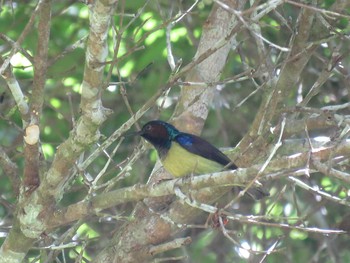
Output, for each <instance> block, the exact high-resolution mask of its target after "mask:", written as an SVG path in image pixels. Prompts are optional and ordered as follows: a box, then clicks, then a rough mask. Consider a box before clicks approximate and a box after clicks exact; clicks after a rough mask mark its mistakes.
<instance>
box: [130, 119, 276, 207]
mask: <svg viewBox="0 0 350 263" xmlns="http://www.w3.org/2000/svg"><path fill="white" fill-rule="evenodd" d="M136 134H138V135H140V136H142V137H143V138H144V139H146V140H147V141H148V142H150V143H151V144H152V145H153V146H154V148H155V149H156V150H157V152H158V155H159V157H160V160H161V162H162V164H163V166H164V168H165V169H166V170H167V171H168V172H169V173H170V174H171V175H172V176H174V177H183V176H186V175H191V174H193V175H199V174H209V173H215V172H220V171H222V170H235V169H237V168H238V167H237V166H236V165H235V164H234V163H233V162H232V161H231V160H230V159H229V158H228V157H227V156H226V155H225V154H224V153H223V152H221V151H220V150H219V149H218V148H216V147H215V146H213V145H212V144H210V143H209V142H207V141H206V140H204V139H202V138H201V137H199V136H197V135H194V134H190V133H185V132H181V131H179V130H178V129H176V128H175V127H174V126H173V125H171V124H169V123H167V122H164V121H160V120H153V121H150V122H148V123H146V124H145V125H144V126H143V127H142V129H141V131H139V132H137V133H136ZM247 194H248V195H250V196H251V197H253V198H254V199H256V200H259V199H261V198H263V197H266V196H269V193H268V192H267V191H266V190H264V189H263V188H262V187H260V186H259V187H257V186H254V187H251V188H249V189H248V191H247Z"/></svg>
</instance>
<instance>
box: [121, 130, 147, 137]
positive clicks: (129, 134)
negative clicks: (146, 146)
mask: <svg viewBox="0 0 350 263" xmlns="http://www.w3.org/2000/svg"><path fill="white" fill-rule="evenodd" d="M142 134H143V132H142V131H137V132H127V133H125V134H124V137H134V136H136V135H139V136H141V135H142Z"/></svg>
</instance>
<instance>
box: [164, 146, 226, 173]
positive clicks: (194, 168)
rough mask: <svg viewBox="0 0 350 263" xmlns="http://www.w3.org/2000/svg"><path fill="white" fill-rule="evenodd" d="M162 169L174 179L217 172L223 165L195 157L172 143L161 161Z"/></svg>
mask: <svg viewBox="0 0 350 263" xmlns="http://www.w3.org/2000/svg"><path fill="white" fill-rule="evenodd" d="M161 161H162V164H163V166H164V168H165V169H166V170H167V171H168V172H169V173H170V174H172V176H174V177H182V176H185V175H190V174H207V173H214V172H219V171H221V170H222V168H223V165H221V164H219V163H217V162H214V161H211V160H209V159H206V158H203V157H201V156H198V155H195V154H193V153H191V152H189V151H187V150H185V149H184V148H182V147H181V146H180V145H179V144H178V143H176V142H172V145H171V148H170V150H169V151H168V153H167V155H166V157H165V158H163V159H162V160H161Z"/></svg>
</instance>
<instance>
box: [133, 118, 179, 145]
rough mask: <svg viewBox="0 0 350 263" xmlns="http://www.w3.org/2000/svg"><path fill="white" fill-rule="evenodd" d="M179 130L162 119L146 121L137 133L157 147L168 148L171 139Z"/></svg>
mask: <svg viewBox="0 0 350 263" xmlns="http://www.w3.org/2000/svg"><path fill="white" fill-rule="evenodd" d="M179 133H180V132H179V130H177V129H176V128H175V127H174V126H173V125H171V124H169V123H167V122H164V121H159V120H155V121H150V122H147V123H146V124H145V125H144V126H143V127H142V129H141V131H139V132H138V133H137V134H138V135H140V136H142V137H143V138H144V139H146V140H147V141H149V142H150V143H151V144H153V146H154V147H155V148H156V149H157V150H159V149H169V148H170V146H171V141H172V140H173V139H174V138H175V137H176V135H178V134H179Z"/></svg>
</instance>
